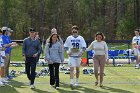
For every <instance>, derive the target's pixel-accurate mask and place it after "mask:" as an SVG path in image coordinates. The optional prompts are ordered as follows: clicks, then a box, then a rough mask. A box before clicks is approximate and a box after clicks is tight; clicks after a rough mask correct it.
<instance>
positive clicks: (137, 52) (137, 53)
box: [133, 48, 140, 56]
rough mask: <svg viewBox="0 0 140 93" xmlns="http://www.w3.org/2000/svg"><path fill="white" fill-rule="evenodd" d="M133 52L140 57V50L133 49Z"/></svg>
mask: <svg viewBox="0 0 140 93" xmlns="http://www.w3.org/2000/svg"><path fill="white" fill-rule="evenodd" d="M133 51H134V55H135V56H138V55H140V50H139V49H136V48H133Z"/></svg>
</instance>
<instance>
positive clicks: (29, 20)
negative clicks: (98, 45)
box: [0, 0, 140, 40]
mask: <svg viewBox="0 0 140 93" xmlns="http://www.w3.org/2000/svg"><path fill="white" fill-rule="evenodd" d="M0 7H1V8H0V27H2V26H8V27H10V28H12V29H13V30H14V32H13V36H12V39H24V38H25V37H27V36H28V30H29V27H35V28H36V30H37V31H38V32H39V34H40V37H41V38H43V36H45V38H47V37H48V36H49V34H50V30H51V28H53V27H56V28H57V30H58V33H59V34H60V35H61V36H62V38H63V39H66V37H67V36H68V35H69V34H71V26H72V25H78V26H79V29H80V31H79V33H80V34H81V35H82V36H83V37H84V38H85V39H86V40H91V39H92V40H93V39H94V34H95V33H96V32H97V31H102V32H103V33H104V34H105V36H106V39H107V40H128V39H129V40H130V39H131V38H132V37H133V36H134V29H136V28H139V27H140V0H0Z"/></svg>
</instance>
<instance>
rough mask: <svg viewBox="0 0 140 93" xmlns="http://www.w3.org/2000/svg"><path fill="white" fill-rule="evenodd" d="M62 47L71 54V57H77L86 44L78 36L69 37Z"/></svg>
mask: <svg viewBox="0 0 140 93" xmlns="http://www.w3.org/2000/svg"><path fill="white" fill-rule="evenodd" d="M64 47H65V48H68V49H67V52H70V53H71V57H78V55H79V53H80V52H82V51H83V48H86V42H85V40H84V38H83V37H82V36H80V35H78V36H77V37H74V36H72V35H71V36H69V37H68V38H67V39H66V41H65V43H64Z"/></svg>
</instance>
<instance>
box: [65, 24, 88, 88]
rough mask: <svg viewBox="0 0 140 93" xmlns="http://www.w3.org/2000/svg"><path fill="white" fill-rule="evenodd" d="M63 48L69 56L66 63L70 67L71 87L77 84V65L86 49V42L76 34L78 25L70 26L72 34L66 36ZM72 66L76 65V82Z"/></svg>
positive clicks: (78, 65)
mask: <svg viewBox="0 0 140 93" xmlns="http://www.w3.org/2000/svg"><path fill="white" fill-rule="evenodd" d="M64 49H65V50H66V51H67V54H68V56H69V62H68V65H69V67H70V87H71V88H72V89H73V85H75V86H78V79H79V72H80V71H79V67H80V64H81V56H82V55H83V53H84V52H85V50H86V43H85V40H84V38H83V37H82V36H80V35H78V27H77V26H76V25H74V26H72V35H70V36H68V37H67V39H66V41H65V43H64ZM74 67H76V82H75V84H74V82H73V78H74Z"/></svg>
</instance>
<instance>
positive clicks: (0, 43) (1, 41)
mask: <svg viewBox="0 0 140 93" xmlns="http://www.w3.org/2000/svg"><path fill="white" fill-rule="evenodd" d="M2 44H3V40H2V35H0V51H1V50H2Z"/></svg>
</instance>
